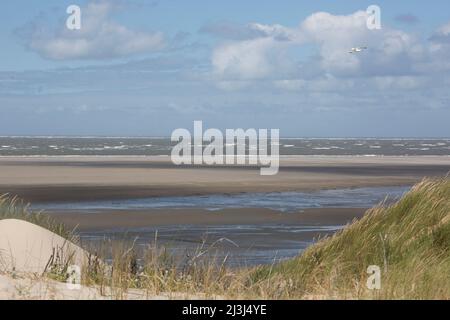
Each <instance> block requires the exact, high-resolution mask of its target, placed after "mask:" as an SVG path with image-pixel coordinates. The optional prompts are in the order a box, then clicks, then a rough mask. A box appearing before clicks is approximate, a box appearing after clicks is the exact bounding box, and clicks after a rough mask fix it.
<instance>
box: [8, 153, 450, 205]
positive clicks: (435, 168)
mask: <svg viewBox="0 0 450 320" xmlns="http://www.w3.org/2000/svg"><path fill="white" fill-rule="evenodd" d="M448 172H450V157H448V156H413V157H383V156H376V157H358V156H286V157H282V158H281V167H280V172H279V174H277V175H275V176H261V175H260V171H259V168H258V167H251V166H242V167H238V166H229V167H226V166H220V167H209V166H198V167H190V166H183V167H176V166H174V165H173V164H172V163H171V162H170V158H169V157H158V156H152V157H139V156H133V157H131V156H126V157H120V156H111V157H109V156H106V157H102V156H96V157H80V156H78V157H0V194H2V193H9V194H11V195H17V196H19V197H21V198H23V199H24V200H25V201H29V202H34V203H35V202H47V201H55V202H65V201H87V200H89V201H91V200H100V199H128V198H146V197H154V196H181V195H202V194H215V193H226V194H235V193H241V192H282V191H313V190H319V189H334V188H353V187H376V186H397V185H410V184H413V183H416V182H418V181H419V180H421V179H422V178H423V177H425V176H441V175H445V174H447V173H448Z"/></svg>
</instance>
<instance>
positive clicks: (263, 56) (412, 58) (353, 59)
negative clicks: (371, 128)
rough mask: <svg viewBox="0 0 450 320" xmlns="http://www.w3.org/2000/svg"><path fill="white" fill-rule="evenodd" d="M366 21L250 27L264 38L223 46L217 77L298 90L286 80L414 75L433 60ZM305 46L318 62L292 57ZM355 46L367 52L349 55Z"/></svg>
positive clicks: (397, 34) (326, 17)
mask: <svg viewBox="0 0 450 320" xmlns="http://www.w3.org/2000/svg"><path fill="white" fill-rule="evenodd" d="M366 21H367V13H366V12H364V11H357V12H355V13H353V14H350V15H332V14H330V13H326V12H318V13H314V14H312V15H310V16H309V17H307V18H306V19H305V20H304V21H302V22H301V23H300V24H299V26H297V27H292V28H290V27H286V26H282V25H279V24H276V25H263V24H259V23H253V24H249V25H248V28H251V29H253V30H257V31H259V34H260V35H261V36H260V37H256V38H254V39H246V40H243V41H233V42H228V43H226V44H221V45H219V46H218V47H217V48H216V49H215V50H214V52H213V54H212V65H213V68H214V71H213V72H214V74H215V75H216V77H217V78H218V79H219V80H223V79H227V80H230V79H235V80H243V79H244V80H249V79H254V80H268V79H276V81H278V83H277V84H276V85H277V86H278V87H279V86H280V84H281V86H285V87H289V88H292V87H298V85H293V86H292V85H291V84H288V82H282V81H283V80H287V81H293V80H298V79H303V80H304V79H307V78H308V77H310V75H311V74H314V75H315V76H316V77H319V78H321V79H324V78H327V77H328V78H329V79H333V78H334V77H336V78H344V77H354V78H358V77H387V76H402V77H404V76H412V75H413V74H414V73H417V71H418V70H417V67H418V66H420V64H423V63H424V62H425V61H426V59H427V58H429V57H427V48H426V47H425V46H424V43H423V41H421V40H420V39H418V38H417V37H415V36H413V35H410V34H408V33H406V32H403V31H401V30H396V29H392V28H389V27H388V26H383V28H382V29H381V30H369V29H368V28H367V25H366ZM446 30H447V29H443V31H441V33H445V32H446ZM305 45H308V46H312V47H313V48H315V50H316V52H317V54H316V56H315V57H313V58H311V57H306V58H305V57H303V60H304V61H301V59H300V58H299V59H295V58H293V56H294V57H295V55H289V54H288V52H289V51H294V52H298V51H299V50H300V51H301V50H303V49H304V47H305ZM357 46H367V47H368V48H369V49H368V50H367V51H365V52H363V53H362V54H349V50H350V48H352V47H357ZM305 59H306V60H305ZM300 65H303V68H302V67H299V66H300ZM305 68H307V69H308V72H306V70H305ZM313 68H314V70H313ZM329 76H331V77H329ZM292 78H294V79H292ZM280 81H281V82H280ZM292 83H294V82H292Z"/></svg>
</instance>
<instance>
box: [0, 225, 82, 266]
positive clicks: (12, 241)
mask: <svg viewBox="0 0 450 320" xmlns="http://www.w3.org/2000/svg"><path fill="white" fill-rule="evenodd" d="M61 252H64V253H65V256H64V257H61V258H62V259H66V258H67V259H68V258H69V256H72V257H73V259H72V260H71V261H72V264H77V265H79V266H82V265H83V259H84V258H85V256H86V252H85V251H84V250H83V249H81V248H80V247H78V246H77V245H75V244H73V243H71V242H69V241H67V240H66V239H64V238H62V237H60V236H58V235H56V234H54V233H52V232H50V231H49V230H46V229H44V228H42V227H39V226H37V225H34V224H32V223H29V222H26V221H22V220H16V219H7V220H1V221H0V270H3V271H7V272H8V271H15V272H20V273H22V272H23V273H35V274H42V273H43V272H44V271H45V268H46V266H47V264H48V262H49V261H50V259H51V258H52V256H53V257H55V258H56V255H57V254H61Z"/></svg>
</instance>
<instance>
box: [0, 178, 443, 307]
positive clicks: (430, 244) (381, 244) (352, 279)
mask: <svg viewBox="0 0 450 320" xmlns="http://www.w3.org/2000/svg"><path fill="white" fill-rule="evenodd" d="M5 199H6V198H0V219H4V218H8V217H9V218H19V219H20V218H21V217H23V218H24V219H25V220H27V221H30V222H34V223H38V224H40V225H42V226H44V227H45V226H48V228H49V229H50V230H52V231H55V232H56V231H59V232H57V233H59V234H64V233H65V231H64V230H65V229H64V228H63V227H62V226H60V225H58V224H56V223H55V222H53V221H49V220H46V219H45V218H43V217H42V216H38V217H34V216H31V215H32V214H30V213H28V214H27V213H25V211H24V209H25V208H24V207H21V208H19V209H17V208H15V204H17V201H12V202H11V201H7V200H5ZM5 212H6V213H5ZM16 213H18V216H15V214H16ZM155 242H156V241H155ZM208 250H209V248H205V247H204V246H200V247H199V248H198V249H197V251H196V252H193V253H190V254H188V255H186V257H184V258H183V259H179V258H175V257H173V256H171V255H170V254H169V253H168V250H166V249H164V248H160V247H158V246H157V245H156V244H153V245H149V246H148V248H146V249H145V250H144V254H143V255H142V253H141V254H140V255H141V258H140V259H139V260H138V254H137V250H136V248H135V247H134V244H127V243H125V242H114V243H113V242H110V241H105V243H104V244H103V245H102V246H101V247H98V246H97V247H95V248H90V249H89V250H88V251H90V252H91V254H90V256H89V259H88V263H87V265H86V266H83V268H82V270H83V275H82V282H83V284H85V285H88V286H96V287H98V288H99V290H100V291H101V292H109V294H110V295H112V297H113V298H116V299H123V298H125V297H126V296H127V292H129V290H132V289H133V290H140V291H141V292H145V294H147V295H148V296H149V297H150V296H154V295H157V294H161V293H165V294H177V296H176V297H178V298H179V297H180V293H181V294H183V293H184V294H185V295H186V297H187V298H192V297H201V298H241V299H305V298H306V299H450V179H449V178H448V177H446V178H442V179H426V180H424V181H422V182H421V183H419V184H417V185H416V186H414V187H413V189H412V190H411V191H410V192H408V193H407V194H406V195H405V196H404V197H403V198H402V199H400V200H399V201H398V202H397V203H395V204H393V205H390V206H387V205H384V204H380V205H379V206H377V207H375V208H373V209H370V210H368V211H367V213H366V214H365V216H364V217H363V218H362V219H360V220H358V221H354V222H353V223H352V224H350V225H349V226H347V227H346V228H344V229H343V230H341V231H339V232H337V233H336V234H335V235H333V236H331V237H328V238H325V239H322V240H321V241H319V242H318V243H316V244H314V245H312V246H311V247H309V248H308V249H307V250H306V251H304V252H303V253H302V254H301V255H300V256H299V257H297V258H294V259H290V260H288V261H285V262H282V263H278V264H273V265H270V266H259V267H254V268H240V269H231V268H228V267H227V266H226V263H225V262H226V261H218V260H217V259H211V256H210V255H206V254H205V252H207V251H208ZM106 257H109V258H110V261H111V262H110V263H108V264H105V263H103V262H102V261H104V260H105V259H106ZM373 265H375V266H378V267H379V268H380V270H381V288H380V289H379V290H370V289H368V288H367V286H366V282H367V279H368V277H369V274H368V273H367V268H368V267H369V266H373Z"/></svg>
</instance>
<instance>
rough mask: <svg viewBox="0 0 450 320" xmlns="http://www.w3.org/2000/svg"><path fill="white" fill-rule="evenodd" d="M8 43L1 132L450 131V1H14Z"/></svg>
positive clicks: (0, 92)
mask: <svg viewBox="0 0 450 320" xmlns="http://www.w3.org/2000/svg"><path fill="white" fill-rule="evenodd" d="M71 4H76V5H79V6H80V7H81V8H82V29H81V30H79V31H69V30H67V29H66V28H65V20H66V18H67V16H68V15H67V14H66V12H65V11H66V8H67V6H69V5H71ZM371 4H376V5H378V6H379V7H380V8H381V18H382V20H381V21H382V29H381V30H369V29H367V27H366V26H365V20H366V16H365V10H366V8H367V7H368V6H369V5H371ZM0 41H1V50H0V135H118V136H123V135H170V133H171V132H172V130H174V129H176V128H179V127H187V128H191V127H192V122H193V121H194V120H203V121H204V122H205V125H206V126H207V127H218V128H222V129H224V128H237V127H244V128H250V127H254V128H279V129H280V130H281V135H282V136H314V137H318V136H322V137H346V136H384V137H386V136H398V137H418V136H423V137H433V136H435V137H442V136H445V137H448V136H450V126H449V125H448V119H450V97H449V93H448V91H449V90H448V87H449V85H450V4H449V3H448V1H433V2H432V3H430V2H427V1H414V2H412V1H376V2H374V1H276V2H275V1H270V2H269V1H196V0H193V1H176V0H166V1H152V0H150V1H139V0H135V1H120V0H116V1H113V0H96V1H87V0H85V1H75V0H71V1H61V0H47V1H37V0H34V1H29V0H27V1H25V0H18V1H3V2H2V8H1V10H0ZM362 45H364V46H367V47H368V49H367V50H366V51H364V52H362V53H361V54H357V55H354V54H349V53H348V51H349V49H351V48H352V47H357V46H362Z"/></svg>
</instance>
